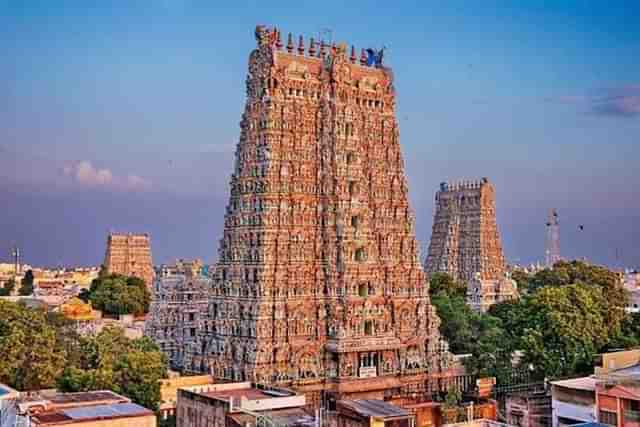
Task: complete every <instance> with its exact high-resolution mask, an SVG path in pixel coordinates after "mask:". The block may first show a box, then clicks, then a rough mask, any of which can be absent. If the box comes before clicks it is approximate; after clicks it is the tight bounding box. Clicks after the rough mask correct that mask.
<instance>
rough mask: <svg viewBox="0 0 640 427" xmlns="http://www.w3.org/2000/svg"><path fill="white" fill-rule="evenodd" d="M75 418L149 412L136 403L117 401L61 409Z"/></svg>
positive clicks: (111, 416) (126, 415)
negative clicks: (108, 403)
mask: <svg viewBox="0 0 640 427" xmlns="http://www.w3.org/2000/svg"><path fill="white" fill-rule="evenodd" d="M59 412H61V413H63V414H64V415H66V416H68V417H69V418H71V419H73V420H81V419H87V418H88V419H91V418H118V417H130V416H134V415H143V414H146V413H149V412H151V411H149V410H148V409H147V408H144V407H142V406H140V405H136V404H135V403H115V404H111V405H96V406H84V407H79V408H70V409H63V410H61V411H59Z"/></svg>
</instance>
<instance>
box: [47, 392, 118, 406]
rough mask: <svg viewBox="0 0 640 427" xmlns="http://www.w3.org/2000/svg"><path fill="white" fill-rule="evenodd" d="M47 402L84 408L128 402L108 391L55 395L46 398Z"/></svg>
mask: <svg viewBox="0 0 640 427" xmlns="http://www.w3.org/2000/svg"><path fill="white" fill-rule="evenodd" d="M47 400H48V401H50V402H51V403H53V404H54V405H57V406H85V405H90V404H95V403H98V402H114V403H115V402H117V403H120V402H129V399H127V398H126V397H123V396H120V395H119V394H116V393H114V392H112V391H108V390H103V391H83V392H78V393H56V394H54V395H53V396H49V397H47Z"/></svg>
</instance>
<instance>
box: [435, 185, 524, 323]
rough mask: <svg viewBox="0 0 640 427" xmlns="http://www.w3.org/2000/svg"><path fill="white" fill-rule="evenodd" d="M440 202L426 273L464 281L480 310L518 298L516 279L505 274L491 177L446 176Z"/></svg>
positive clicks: (471, 298) (439, 198)
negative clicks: (449, 178) (448, 180)
mask: <svg viewBox="0 0 640 427" xmlns="http://www.w3.org/2000/svg"><path fill="white" fill-rule="evenodd" d="M435 202H436V203H435V204H436V207H435V213H434V217H433V229H432V233H431V242H430V244H429V252H428V255H427V259H426V263H425V270H426V271H427V273H435V272H443V273H448V274H449V275H451V276H452V277H453V278H454V279H455V280H460V281H463V282H465V283H466V284H467V301H468V303H469V304H470V305H471V306H472V307H473V308H474V309H477V310H481V311H485V310H486V309H487V308H488V307H489V306H491V305H492V304H495V303H497V302H500V301H503V300H506V299H512V298H516V297H517V288H516V284H515V282H514V281H513V280H511V278H510V277H508V276H507V275H506V269H505V261H504V255H503V253H502V244H501V242H500V234H499V232H498V225H497V222H496V198H495V188H494V187H493V185H492V184H491V183H490V182H489V180H488V179H487V178H482V179H481V180H479V181H463V182H456V183H446V182H443V183H441V184H440V190H439V191H438V192H437V193H436V199H435Z"/></svg>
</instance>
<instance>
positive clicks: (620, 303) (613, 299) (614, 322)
mask: <svg viewBox="0 0 640 427" xmlns="http://www.w3.org/2000/svg"><path fill="white" fill-rule="evenodd" d="M571 284H584V285H586V286H591V287H596V288H599V289H601V290H602V292H603V295H604V306H603V307H602V311H603V314H604V315H605V318H606V322H607V324H608V325H609V328H610V329H611V332H612V335H618V334H619V333H620V327H621V325H622V321H623V319H624V318H625V316H626V313H625V311H624V307H625V305H626V304H627V302H628V301H629V294H628V292H627V291H626V290H625V289H624V287H623V285H622V280H621V278H620V276H619V275H618V274H616V273H614V272H613V271H610V270H608V269H607V268H605V267H601V266H598V265H591V264H587V263H585V262H583V261H570V262H569V261H560V262H557V263H556V264H554V266H553V268H551V269H545V270H542V271H540V272H538V273H536V274H535V275H534V276H533V277H532V279H531V280H530V289H531V291H532V292H536V291H537V290H539V289H544V288H546V287H550V286H551V287H558V286H567V285H571Z"/></svg>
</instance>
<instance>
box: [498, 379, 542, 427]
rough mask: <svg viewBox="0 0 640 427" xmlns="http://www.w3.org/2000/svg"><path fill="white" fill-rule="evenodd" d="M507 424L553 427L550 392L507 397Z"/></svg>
mask: <svg viewBox="0 0 640 427" xmlns="http://www.w3.org/2000/svg"><path fill="white" fill-rule="evenodd" d="M505 408H506V416H507V422H508V423H509V424H510V425H513V426H517V427H551V424H552V396H551V393H550V391H549V390H546V389H544V388H543V389H540V390H531V391H527V392H521V393H513V394H510V395H508V396H507V397H506V399H505Z"/></svg>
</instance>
